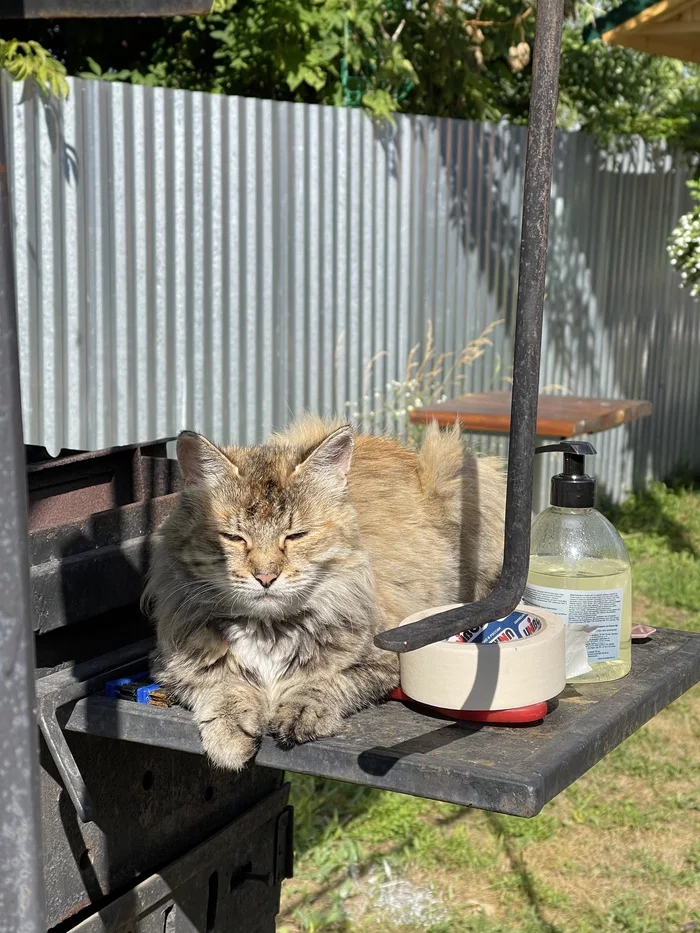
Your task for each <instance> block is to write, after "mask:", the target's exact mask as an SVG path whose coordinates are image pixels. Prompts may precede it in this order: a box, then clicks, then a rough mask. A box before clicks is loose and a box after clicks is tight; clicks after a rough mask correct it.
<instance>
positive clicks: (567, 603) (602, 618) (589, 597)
mask: <svg viewBox="0 0 700 933" xmlns="http://www.w3.org/2000/svg"><path fill="white" fill-rule="evenodd" d="M622 596H623V591H622V588H620V589H613V590H560V589H558V588H556V587H551V586H537V585H536V584H533V583H528V585H527V586H526V587H525V593H524V595H523V602H524V603H526V604H527V605H528V606H536V607H537V606H539V607H540V608H541V609H551V611H552V612H556V614H557V615H558V616H559V617H560V618H561V619H562V621H563V622H564V623H565V624H566V625H590V626H593V625H594V626H595V627H596V630H595V632H593V634H592V635H591V637H590V639H589V640H588V643H587V645H586V650H587V652H588V661H589V663H591V664H595V663H596V662H597V661H616V660H617V659H618V658H619V657H620V634H621V631H622Z"/></svg>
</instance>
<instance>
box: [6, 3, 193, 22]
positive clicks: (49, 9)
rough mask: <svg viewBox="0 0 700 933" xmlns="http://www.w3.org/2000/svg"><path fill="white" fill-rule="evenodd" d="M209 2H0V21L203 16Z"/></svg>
mask: <svg viewBox="0 0 700 933" xmlns="http://www.w3.org/2000/svg"><path fill="white" fill-rule="evenodd" d="M210 9H211V2H210V0H0V19H57V18H64V19H65V18H66V17H81V18H89V19H98V18H100V17H112V16H179V15H185V14H187V13H190V14H192V15H194V14H198V13H200V14H203V13H208V12H209V10H210Z"/></svg>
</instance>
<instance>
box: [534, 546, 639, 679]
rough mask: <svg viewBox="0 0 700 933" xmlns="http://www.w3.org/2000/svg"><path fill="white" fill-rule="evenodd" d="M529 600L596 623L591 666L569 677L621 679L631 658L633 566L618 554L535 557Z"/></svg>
mask: <svg viewBox="0 0 700 933" xmlns="http://www.w3.org/2000/svg"><path fill="white" fill-rule="evenodd" d="M524 601H525V602H526V603H527V604H528V605H530V606H540V607H541V608H545V609H551V610H552V611H553V612H556V613H557V615H560V616H561V617H562V618H563V619H564V622H566V623H569V624H580V625H586V624H587V625H591V626H594V625H595V626H597V630H596V631H595V632H594V633H593V634H592V635H591V637H590V639H589V641H588V644H587V646H586V647H587V651H588V663H589V664H590V665H591V667H592V670H591V671H589V673H587V674H581V675H579V676H578V677H572V678H571V679H570V681H569V683H572V684H592V683H600V682H602V681H610V680H619V678H620V677H624V676H625V674H627V673H629V670H630V667H631V664H632V648H631V645H632V643H631V636H632V572H631V570H630V566H629V564H628V563H626V562H625V561H622V560H615V559H614V558H594V557H586V558H582V559H581V560H578V561H576V563H575V564H574V565H573V566H572V565H571V563H568V564H567V563H565V562H564V560H563V559H562V558H560V557H556V556H539V555H538V556H535V555H533V556H532V557H531V558H530V572H529V574H528V582H527V587H526V589H525V596H524Z"/></svg>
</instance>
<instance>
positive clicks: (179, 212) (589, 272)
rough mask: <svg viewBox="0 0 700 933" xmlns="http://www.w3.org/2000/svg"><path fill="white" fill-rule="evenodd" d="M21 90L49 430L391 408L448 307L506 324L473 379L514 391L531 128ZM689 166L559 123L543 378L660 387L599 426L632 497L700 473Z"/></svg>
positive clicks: (29, 420) (29, 248)
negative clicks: (686, 237) (676, 229)
mask: <svg viewBox="0 0 700 933" xmlns="http://www.w3.org/2000/svg"><path fill="white" fill-rule="evenodd" d="M3 81H4V83H3V93H5V94H6V95H8V98H9V100H10V102H11V111H12V114H13V118H12V123H11V133H10V152H11V166H10V169H11V187H12V192H13V198H14V210H15V244H16V245H15V249H16V261H17V280H18V293H19V318H20V338H21V362H22V391H23V405H24V420H25V435H26V439H27V441H29V442H32V443H40V444H44V445H46V446H47V447H48V448H49V449H50V450H52V451H57V450H58V449H59V448H60V447H62V446H63V447H65V446H67V447H77V448H99V447H105V446H108V445H112V444H124V443H130V442H135V441H144V440H147V439H151V438H156V437H161V436H163V435H168V434H173V433H175V432H177V431H178V430H179V429H181V428H183V427H186V426H187V427H191V428H194V429H197V430H200V431H203V432H205V433H207V434H209V435H210V436H211V437H213V438H214V439H216V440H217V441H219V442H231V443H234V442H238V443H251V442H255V441H257V440H260V439H261V438H262V437H263V436H264V435H265V434H266V433H267V432H269V431H270V430H271V429H273V428H276V427H280V426H282V425H283V424H285V423H286V422H287V421H288V420H289V419H290V418H291V417H292V416H293V415H294V414H296V413H298V412H300V411H302V410H304V409H312V410H315V411H321V412H331V411H347V410H350V411H363V412H365V414H367V413H368V412H369V411H370V410H372V409H374V410H376V409H377V399H376V398H375V396H374V393H376V392H379V393H383V391H384V387H385V385H386V383H387V382H388V381H389V380H392V379H401V378H402V375H403V372H404V368H405V363H406V358H407V356H408V354H409V351H410V348H411V347H412V346H413V345H414V344H415V343H417V342H419V341H420V340H421V339H422V338H424V337H425V333H426V329H427V326H428V323H429V322H432V325H433V328H434V333H435V336H436V340H437V346H438V349H439V350H441V351H442V350H446V351H449V352H458V351H459V349H460V348H461V347H462V346H464V344H465V343H466V342H467V341H468V340H470V339H471V338H473V337H475V336H477V335H478V334H479V333H481V332H482V331H483V329H484V328H485V327H486V326H487V325H488V324H490V323H491V322H493V321H496V320H499V319H505V321H506V324H505V325H504V326H501V327H499V328H497V329H496V330H495V331H494V334H493V337H494V344H495V346H494V349H493V351H492V352H490V353H488V354H487V355H486V356H485V357H484V358H482V359H481V360H479V361H478V362H477V363H476V364H475V365H473V366H472V367H470V368H468V369H467V370H466V371H465V373H464V378H463V380H462V381H461V382H460V387H462V388H466V389H472V390H481V389H485V388H502V387H504V386H506V385H507V382H504V379H506V378H507V376H508V371H509V363H508V361H509V359H510V354H511V349H510V338H511V336H512V335H511V325H512V321H513V315H514V308H515V298H516V287H517V258H518V240H519V229H518V228H519V222H520V202H521V194H522V181H523V167H524V158H525V138H526V137H525V131H524V130H523V129H521V128H517V127H516V128H514V127H505V126H493V125H489V124H478V123H468V122H464V121H457V120H436V119H431V118H428V117H405V116H400V117H397V118H396V121H395V124H394V125H393V126H390V127H384V128H376V127H375V126H373V124H372V123H371V121H370V120H369V119H367V118H366V117H365V116H364V115H363V114H362V113H360V112H359V111H355V110H342V109H332V108H323V107H313V106H306V105H301V104H288V103H279V102H272V101H261V100H253V99H242V98H232V97H223V96H214V95H212V96H209V95H205V94H195V93H189V92H184V91H172V90H163V89H159V88H144V87H132V86H130V85H124V84H108V83H101V82H96V81H95V82H91V81H79V80H71V82H70V86H71V93H70V97H69V98H68V100H67V101H66V102H63V103H61V104H57V103H55V102H54V103H52V104H50V105H46V104H44V103H43V102H42V101H41V100H40V99H38V98H37V97H36V96H35V95H31V94H30V95H29V96H26V91H25V89H24V88H23V87H22V86H20V85H11V84H10V83H9V81H7V80H6V79H3ZM684 180H685V175H684V171H683V169H682V168H679V167H676V166H675V165H674V164H673V163H672V160H671V159H669V158H666V160H665V161H661V162H658V161H657V162H655V161H653V160H652V159H651V158H650V157H649V156H648V154H647V153H645V152H644V151H643V150H641V149H640V151H639V152H638V153H634V154H633V155H632V156H629V157H626V158H624V159H620V160H617V162H615V160H612V159H605V158H603V157H602V156H599V155H597V154H596V152H595V150H594V148H593V146H592V144H591V142H590V141H589V140H588V139H587V138H586V137H584V136H581V135H565V134H561V135H559V137H558V141H557V150H556V165H555V178H554V186H553V197H554V201H553V216H552V224H551V252H550V266H549V270H550V271H549V293H548V303H547V311H546V322H545V335H544V357H543V368H542V385H543V386H547V385H553V384H556V385H561V386H564V387H565V388H566V389H567V390H568V391H569V392H572V393H577V394H579V393H580V394H591V395H601V396H606V397H610V396H612V397H616V396H617V397H619V396H628V397H646V398H650V399H651V400H652V401H653V402H654V404H655V406H656V412H655V415H654V417H653V419H651V420H649V421H647V422H644V423H642V424H640V425H637V426H631V427H623V428H619V429H616V430H615V431H613V432H610V433H608V434H607V435H604V436H602V437H601V438H600V439H599V446H600V449H601V457H600V458H599V462H598V474H599V476H600V478H601V480H602V482H603V484H604V486H605V488H606V490H607V491H608V492H609V493H610V494H611V495H613V496H614V497H616V498H618V497H619V496H620V495H621V494H622V493H623V491H624V490H625V489H626V488H628V487H629V486H631V485H632V483H633V482H637V481H640V480H642V479H644V478H645V477H647V476H655V477H660V476H663V475H665V474H666V473H667V472H668V471H669V470H670V469H672V468H673V467H674V466H675V465H676V464H677V463H678V461H680V460H682V459H686V460H688V461H690V462H692V463H693V464H695V465H698V464H700V430H698V428H699V427H700V425H699V421H700V418H699V417H698V412H699V411H700V404H699V403H700V308H698V305H697V303H695V302H693V301H692V300H691V299H689V298H688V297H687V296H686V295H684V294H683V293H682V292H681V291H680V289H679V288H678V279H677V277H676V275H675V273H674V272H673V271H672V269H671V267H670V266H669V264H668V261H667V258H666V255H665V241H666V237H667V236H668V233H669V232H670V230H671V228H672V227H673V225H674V223H675V221H676V219H677V217H678V216H679V214H680V213H681V212H682V210H683V209H684V208H685V205H686V203H687V201H686V194H685V189H684ZM382 351H383V352H384V354H385V355H382V356H379V357H378V358H377V360H376V363H375V365H374V366H373V367H371V368H370V370H369V375H368V372H367V364H368V362H369V361H370V360H371V359H372V358H373V357H376V356H377V354H380V353H382ZM458 388H459V387H458V386H455V387H454V390H455V391H457V389H458ZM365 395H367V396H368V399H364V398H363V397H364V396H365ZM346 403H349V405H346ZM379 407H381V402H380V403H379ZM370 420H371V419H370ZM375 420H376V422H377V425H378V426H382V424H383V421H382V418H379V419H375ZM483 446H484V447H485V448H486V449H492V450H496V449H502V444H501V442H499V441H497V440H494V439H491V440H490V441H489V440H486V441H484V442H483Z"/></svg>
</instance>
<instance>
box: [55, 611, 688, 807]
mask: <svg viewBox="0 0 700 933" xmlns="http://www.w3.org/2000/svg"><path fill="white" fill-rule="evenodd" d="M698 680H700V635H699V634H692V633H689V632H676V631H672V630H664V629H661V630H659V632H658V633H657V635H656V636H655V637H654V638H653V639H652V640H650V641H649V642H646V643H644V644H639V645H634V646H633V648H632V673H631V674H629V675H628V676H627V677H626V678H623V679H622V680H619V681H615V682H613V683H607V684H595V685H585V686H584V685H581V686H579V687H577V688H574V687H567V689H566V690H565V691H564V693H563V694H562V695H561V696H560V698H559V699H558V701H557V703H556V708H555V709H553V711H552V712H550V714H549V715H548V716H547V717H546V719H545V720H544V722H542V723H541V724H538V725H534V726H529V727H517V728H514V727H504V726H479V725H476V724H473V725H469V724H466V723H455V722H452V721H450V720H448V719H445V718H444V717H442V716H439V715H427V714H425V713H421V712H417V711H415V710H414V709H411V708H408V707H406V706H404V705H403V704H401V703H396V702H391V703H388V704H385V705H384V706H381V707H377V708H375V709H371V710H366V711H364V712H362V713H358V714H357V715H355V716H352V717H351V718H350V719H349V720H348V721H347V723H346V725H345V728H344V730H343V731H342V732H341V733H340V734H339V735H338V736H334V737H333V738H329V739H322V740H320V741H318V742H313V743H311V744H309V745H301V746H298V747H297V748H294V749H292V750H291V751H289V752H284V751H281V750H280V749H279V748H278V747H277V746H276V745H275V744H274V743H273V742H272V740H271V739H265V740H264V741H263V743H262V746H261V748H260V751H259V753H258V756H257V759H256V760H257V763H258V764H261V765H265V766H268V767H273V768H283V769H285V770H287V771H301V772H305V773H308V774H317V775H321V776H323V777H329V778H335V779H338V780H343V781H352V782H354V783H357V784H365V785H370V786H373V787H378V788H382V789H384V790H394V791H400V792H402V793H406V794H414V795H416V796H420V797H432V798H435V799H437V800H446V801H449V802H451V803H457V804H462V805H464V806H469V807H478V808H480V809H483V810H494V811H497V812H499V813H510V814H513V815H515V816H533V815H535V814H536V813H538V812H539V811H540V810H541V809H542V807H543V806H544V804H545V803H547V801H549V800H551V799H552V798H553V797H555V796H556V795H557V794H559V793H560V792H561V791H562V790H564V789H565V788H566V787H568V786H569V785H570V784H572V783H573V781H575V780H576V779H577V778H578V777H580V776H581V775H582V774H583V773H584V772H585V771H587V770H588V769H589V768H590V767H592V766H593V765H594V764H595V763H596V762H597V761H599V760H600V759H601V758H602V757H603V756H604V755H607V754H608V752H610V751H612V749H613V748H615V747H616V746H617V745H619V744H620V742H622V741H623V739H625V738H627V736H629V735H630V734H631V733H632V732H634V731H635V730H636V729H638V728H639V727H640V726H641V725H643V724H644V723H645V722H647V721H648V720H649V719H651V718H652V716H655V715H656V714H657V713H658V712H659V711H660V710H662V709H664V708H665V707H666V706H668V705H669V704H670V703H672V702H673V701H674V700H675V699H677V698H678V697H679V696H680V695H681V694H682V693H684V692H685V691H686V690H688V689H689V688H690V687H692V686H693V685H694V684H695V683H697V682H698ZM66 729H67V730H68V731H77V732H86V733H89V734H92V735H99V736H111V737H115V738H116V737H119V738H121V739H124V740H125V741H126V742H135V743H140V745H144V744H148V745H155V746H162V747H166V748H179V749H182V750H185V751H188V752H195V753H196V752H199V753H201V751H202V747H201V742H200V739H199V733H198V730H197V727H196V725H195V723H194V722H193V720H192V718H191V716H190V714H189V713H188V712H186V711H184V710H180V709H157V708H154V707H148V706H140V705H139V704H136V703H130V702H127V701H116V700H108V699H106V698H105V697H102V696H91V697H88V698H86V699H84V700H80V701H79V702H78V703H77V704H76V705H75V707H74V709H73V711H72V713H71V714H70V716H69V718H68V720H67V723H66Z"/></svg>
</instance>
